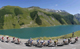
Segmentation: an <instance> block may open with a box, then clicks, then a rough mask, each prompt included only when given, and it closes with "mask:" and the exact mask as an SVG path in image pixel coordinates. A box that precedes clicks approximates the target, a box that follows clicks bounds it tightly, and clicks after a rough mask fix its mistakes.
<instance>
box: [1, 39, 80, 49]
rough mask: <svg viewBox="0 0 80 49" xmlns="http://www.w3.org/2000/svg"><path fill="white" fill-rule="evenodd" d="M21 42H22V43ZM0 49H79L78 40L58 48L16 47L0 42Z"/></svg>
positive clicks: (23, 45)
mask: <svg viewBox="0 0 80 49" xmlns="http://www.w3.org/2000/svg"><path fill="white" fill-rule="evenodd" d="M22 42H23V41H22ZM0 49H80V38H79V41H78V42H76V43H75V44H69V45H64V46H60V47H42V48H39V47H28V46H25V44H24V43H21V45H16V44H14V43H5V42H1V41H0Z"/></svg>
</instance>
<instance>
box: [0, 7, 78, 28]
mask: <svg viewBox="0 0 80 49" xmlns="http://www.w3.org/2000/svg"><path fill="white" fill-rule="evenodd" d="M57 11H58V12H57ZM77 24H79V22H78V21H77V19H76V18H75V17H74V16H73V15H71V14H69V13H68V12H66V11H64V10H52V9H51V10H50V9H49V10H46V9H42V8H40V7H35V6H32V7H29V8H21V7H18V6H4V7H2V8H0V29H14V28H24V27H43V26H56V25H77Z"/></svg>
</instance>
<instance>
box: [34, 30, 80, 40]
mask: <svg viewBox="0 0 80 49" xmlns="http://www.w3.org/2000/svg"><path fill="white" fill-rule="evenodd" d="M76 36H77V37H78V36H80V31H76V32H75V33H74V37H76ZM69 37H72V33H70V34H67V35H62V36H58V37H38V38H33V39H34V40H37V39H39V38H40V39H42V40H43V39H44V40H49V39H63V38H69Z"/></svg>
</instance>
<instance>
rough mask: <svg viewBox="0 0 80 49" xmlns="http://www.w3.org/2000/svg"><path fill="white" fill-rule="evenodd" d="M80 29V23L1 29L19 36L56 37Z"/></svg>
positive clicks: (4, 32) (25, 37)
mask: <svg viewBox="0 0 80 49" xmlns="http://www.w3.org/2000/svg"><path fill="white" fill-rule="evenodd" d="M79 30H80V25H60V26H51V27H33V28H23V29H8V30H0V34H1V35H10V36H15V37H19V38H24V39H27V38H30V37H31V38H35V37H44V36H46V37H54V36H60V35H65V34H69V33H72V32H75V31H79Z"/></svg>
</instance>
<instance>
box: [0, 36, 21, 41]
mask: <svg viewBox="0 0 80 49" xmlns="http://www.w3.org/2000/svg"><path fill="white" fill-rule="evenodd" d="M6 39H7V42H9V41H10V38H9V37H6ZM1 41H2V42H4V41H5V39H4V37H1ZM12 41H13V42H15V41H17V42H20V40H19V38H17V39H16V38H15V37H13V39H12Z"/></svg>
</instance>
